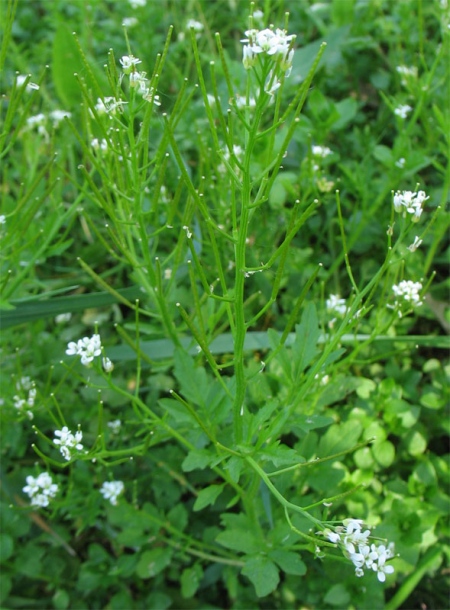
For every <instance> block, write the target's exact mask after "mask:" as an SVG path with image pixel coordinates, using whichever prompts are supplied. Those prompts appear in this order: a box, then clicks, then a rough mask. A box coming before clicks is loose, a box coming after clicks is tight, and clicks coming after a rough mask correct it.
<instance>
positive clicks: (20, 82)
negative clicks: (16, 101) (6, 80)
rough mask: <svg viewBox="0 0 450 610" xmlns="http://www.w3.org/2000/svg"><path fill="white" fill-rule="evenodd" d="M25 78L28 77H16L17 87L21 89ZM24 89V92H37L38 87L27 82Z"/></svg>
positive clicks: (19, 75) (20, 75)
mask: <svg viewBox="0 0 450 610" xmlns="http://www.w3.org/2000/svg"><path fill="white" fill-rule="evenodd" d="M27 78H28V76H27V75H26V74H18V75H17V76H16V83H17V86H18V87H21V86H22V85H23V84H24V82H25V81H26V80H27ZM25 89H26V91H38V90H39V85H36V83H32V82H28V83H27V86H26V87H25Z"/></svg>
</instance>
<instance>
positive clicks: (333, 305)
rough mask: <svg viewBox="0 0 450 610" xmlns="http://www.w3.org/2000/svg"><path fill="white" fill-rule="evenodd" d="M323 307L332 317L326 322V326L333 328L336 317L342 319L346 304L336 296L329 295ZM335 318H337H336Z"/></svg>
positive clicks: (345, 311)
mask: <svg viewBox="0 0 450 610" xmlns="http://www.w3.org/2000/svg"><path fill="white" fill-rule="evenodd" d="M325 307H326V309H327V311H328V312H329V313H331V314H332V315H334V317H333V318H332V319H331V320H330V321H329V322H328V326H329V327H330V328H333V326H334V324H335V322H336V320H337V317H339V318H342V317H344V316H345V314H346V313H347V304H346V301H345V299H341V298H340V297H339V295H337V294H330V296H329V297H328V299H327V300H326V301H325ZM336 316H337V317H336Z"/></svg>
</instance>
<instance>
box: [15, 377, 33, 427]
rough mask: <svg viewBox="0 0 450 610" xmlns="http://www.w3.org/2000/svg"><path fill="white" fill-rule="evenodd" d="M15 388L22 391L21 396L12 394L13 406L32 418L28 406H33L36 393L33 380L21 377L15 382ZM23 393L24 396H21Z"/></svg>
mask: <svg viewBox="0 0 450 610" xmlns="http://www.w3.org/2000/svg"><path fill="white" fill-rule="evenodd" d="M16 390H17V391H18V392H19V393H22V396H19V395H15V396H13V402H14V408H15V409H17V410H18V411H20V412H21V413H24V414H25V415H26V416H27V417H28V418H29V419H33V417H34V415H33V413H32V412H31V411H30V408H31V407H34V402H35V400H36V393H37V392H36V387H35V383H34V381H31V379H30V378H29V377H21V378H20V379H19V381H17V382H16ZM24 395H25V396H26V398H24V397H23V396H24Z"/></svg>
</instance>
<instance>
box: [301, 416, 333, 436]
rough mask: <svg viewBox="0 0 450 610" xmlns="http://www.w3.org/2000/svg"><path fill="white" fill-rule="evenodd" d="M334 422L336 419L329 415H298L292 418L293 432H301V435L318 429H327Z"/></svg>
mask: <svg viewBox="0 0 450 610" xmlns="http://www.w3.org/2000/svg"><path fill="white" fill-rule="evenodd" d="M333 422H334V419H333V418H332V417H330V416H329V415H317V414H313V415H296V416H294V417H292V418H291V421H290V424H291V427H292V429H293V430H296V429H298V430H300V432H301V435H302V436H303V435H304V434H305V433H307V432H310V431H311V430H315V429H316V428H325V426H329V425H330V424H332V423H333Z"/></svg>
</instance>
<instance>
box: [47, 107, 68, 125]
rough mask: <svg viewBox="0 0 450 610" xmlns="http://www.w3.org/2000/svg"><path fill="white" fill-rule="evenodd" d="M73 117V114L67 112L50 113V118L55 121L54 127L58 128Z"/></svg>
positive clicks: (54, 111) (56, 111)
mask: <svg viewBox="0 0 450 610" xmlns="http://www.w3.org/2000/svg"><path fill="white" fill-rule="evenodd" d="M71 116H72V113H70V112H66V111H65V110H52V111H51V112H50V118H51V120H52V121H53V127H58V126H59V124H60V123H61V121H62V120H63V119H64V118H65V117H67V118H69V119H70V117H71Z"/></svg>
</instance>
